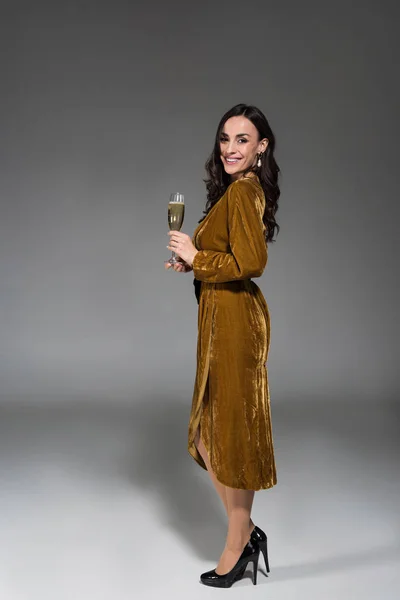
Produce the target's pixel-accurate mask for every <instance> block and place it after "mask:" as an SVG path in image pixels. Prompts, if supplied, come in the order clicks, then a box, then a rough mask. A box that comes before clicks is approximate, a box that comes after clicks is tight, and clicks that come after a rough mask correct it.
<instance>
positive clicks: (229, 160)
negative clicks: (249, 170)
mask: <svg viewBox="0 0 400 600" xmlns="http://www.w3.org/2000/svg"><path fill="white" fill-rule="evenodd" d="M225 160H226V162H227V163H229V164H232V165H233V164H235V163H237V162H239V160H240V158H226V159H225Z"/></svg>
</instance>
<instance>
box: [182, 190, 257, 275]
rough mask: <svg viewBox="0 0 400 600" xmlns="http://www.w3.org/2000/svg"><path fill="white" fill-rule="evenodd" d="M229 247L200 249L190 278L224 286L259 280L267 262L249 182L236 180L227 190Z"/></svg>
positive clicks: (195, 257)
mask: <svg viewBox="0 0 400 600" xmlns="http://www.w3.org/2000/svg"><path fill="white" fill-rule="evenodd" d="M228 220H229V244H230V249H231V252H216V251H213V250H199V251H198V252H197V254H195V256H194V259H193V264H192V267H193V275H194V277H195V278H196V279H198V280H199V281H207V282H209V283H224V282H226V281H234V280H236V279H249V278H250V277H260V276H261V275H262V273H263V271H264V269H265V266H266V264H267V260H268V250H267V245H266V241H265V236H264V233H263V222H262V218H261V216H260V213H259V212H258V210H257V206H256V198H255V192H254V187H253V185H252V183H251V182H249V181H246V180H240V179H239V180H238V181H235V182H234V183H233V184H231V186H230V188H229V190H228Z"/></svg>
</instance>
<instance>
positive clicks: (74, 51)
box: [0, 0, 399, 406]
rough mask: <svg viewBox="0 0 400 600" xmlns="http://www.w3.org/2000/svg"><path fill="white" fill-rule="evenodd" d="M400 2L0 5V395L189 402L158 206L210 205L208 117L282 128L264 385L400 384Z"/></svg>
mask: <svg viewBox="0 0 400 600" xmlns="http://www.w3.org/2000/svg"><path fill="white" fill-rule="evenodd" d="M398 17H399V9H398V4H397V3H395V2H360V1H359V2H352V3H351V4H349V3H348V2H335V3H328V2H317V1H305V2H301V3H299V2H294V1H291V2H289V1H285V0H283V1H282V0H281V1H280V2H267V1H265V0H262V1H257V2H247V3H243V2H236V1H235V0H231V1H230V2H209V3H207V2H206V3H204V2H202V3H190V2H187V3H183V2H165V3H162V2H158V3H155V2H147V3H140V4H139V3H132V2H128V1H114V2H83V3H75V2H68V3H67V2H62V3H61V2H53V3H50V2H48V3H44V2H35V3H28V2H25V3H24V2H18V1H15V2H11V1H10V2H7V1H6V2H2V4H1V35H0V43H1V49H2V51H1V59H0V60H1V79H0V85H1V112H0V120H1V121H0V122H1V178H0V198H1V222H0V228H1V230H0V255H1V272H0V286H1V289H0V308H1V311H0V328H1V360H0V380H1V401H2V403H7V404H8V403H17V402H24V403H37V402H40V403H42V402H51V403H53V402H66V401H68V400H73V399H78V398H79V399H80V400H81V401H83V400H85V399H86V400H88V401H90V402H92V401H93V402H100V401H101V402H108V401H110V402H115V401H116V399H118V400H120V401H124V402H125V401H126V402H128V403H131V402H135V398H136V399H138V398H139V397H140V394H141V393H142V392H143V393H145V394H146V396H147V395H148V394H150V395H151V394H152V392H153V391H154V392H157V394H160V393H161V394H162V393H163V392H164V391H165V392H167V393H168V395H171V394H172V395H173V394H175V393H176V394H177V395H179V397H181V398H182V399H183V400H184V402H187V406H189V404H190V401H191V394H192V384H193V380H194V369H195V351H196V335H197V304H196V301H195V297H194V294H193V286H192V274H188V275H182V274H177V273H172V272H166V271H164V268H163V261H164V260H165V259H166V258H168V256H169V255H170V252H169V251H168V250H167V249H166V244H167V243H168V236H167V231H168V227H167V202H168V198H169V194H170V193H171V192H172V191H180V192H183V193H184V194H185V198H186V218H185V223H184V226H183V228H182V231H184V232H186V233H188V234H190V235H191V234H192V232H193V229H194V228H195V226H196V225H197V221H198V219H199V218H200V217H201V215H202V210H203V208H204V205H205V186H204V184H203V182H202V178H203V177H204V175H205V173H204V168H203V167H204V162H205V160H206V158H207V156H208V154H209V153H210V152H211V149H212V144H213V139H214V134H215V130H216V126H217V123H218V121H219V119H220V117H221V116H222V114H223V113H224V112H225V111H226V110H228V109H229V108H230V107H231V106H233V105H234V104H236V103H238V102H247V103H254V104H256V105H257V106H259V107H260V108H261V109H262V110H263V111H264V112H265V114H266V116H267V118H268V119H269V121H270V124H271V126H272V129H273V131H274V132H275V134H276V137H277V153H276V158H277V161H278V164H279V165H280V167H281V169H282V179H281V191H282V194H281V199H280V209H279V211H278V214H277V217H278V221H279V223H280V225H281V227H282V229H281V233H280V234H279V235H278V237H277V242H276V244H275V243H274V244H270V246H269V263H268V266H267V270H266V271H265V273H264V275H263V277H262V278H261V279H259V280H257V283H258V284H259V285H260V287H261V288H262V290H263V292H264V294H265V297H266V299H267V302H268V304H269V307H270V311H271V319H272V340H271V351H270V357H269V373H270V386H271V397H272V401H273V403H275V404H279V403H280V402H281V401H283V400H285V399H293V400H295V399H296V397H297V396H299V394H301V396H313V397H315V398H316V399H318V401H321V402H324V399H325V397H327V395H329V397H330V398H337V399H338V400H346V398H349V397H351V398H352V399H359V400H360V401H364V400H365V399H369V400H371V401H372V402H376V403H378V402H380V401H381V400H382V399H383V398H386V399H390V400H391V399H396V400H397V399H398V391H399V375H398V349H397V348H398V339H399V328H398V310H397V309H398V306H399V291H398V289H399V286H398V247H397V244H395V242H397V240H398V222H399V221H398V217H399V209H398V193H397V185H396V183H397V182H396V180H395V175H396V174H397V170H398V169H397V160H398V152H397V146H398V139H399V138H398V135H399V127H398V107H399V93H398V81H397V80H396V76H395V73H396V70H397V68H398V59H399V56H398V54H399V53H398V41H397V39H396V29H397V20H398Z"/></svg>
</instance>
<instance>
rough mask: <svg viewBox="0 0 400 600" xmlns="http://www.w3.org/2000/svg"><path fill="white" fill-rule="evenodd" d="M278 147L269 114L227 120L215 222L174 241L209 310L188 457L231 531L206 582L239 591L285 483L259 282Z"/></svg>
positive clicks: (212, 202)
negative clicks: (262, 508) (274, 493)
mask: <svg viewBox="0 0 400 600" xmlns="http://www.w3.org/2000/svg"><path fill="white" fill-rule="evenodd" d="M274 147H275V138H274V135H273V133H272V131H271V128H270V126H269V124H268V121H267V119H266V118H265V116H264V115H263V113H262V112H261V111H260V110H259V109H257V108H256V107H254V106H247V105H244V104H239V105H237V106H235V107H234V108H233V109H231V110H230V111H228V112H227V113H226V114H225V115H224V116H223V117H222V119H221V121H220V123H219V125H218V129H217V134H216V137H215V143H214V150H213V152H212V154H211V156H210V158H209V159H208V161H207V163H206V170H207V173H208V176H209V177H208V179H207V180H206V182H205V183H206V187H207V203H206V209H205V216H204V217H203V219H200V221H199V225H198V226H197V228H196V230H195V232H194V235H193V237H192V239H190V238H189V236H188V235H187V234H185V233H183V232H174V231H171V232H170V245H169V246H168V248H170V249H171V250H174V251H175V252H176V253H177V254H178V255H179V256H180V257H181V258H182V259H183V261H184V263H183V264H182V265H180V266H176V267H175V266H174V267H173V268H174V269H175V270H177V271H181V272H188V271H189V270H192V271H193V274H194V276H195V278H194V283H195V290H196V296H197V300H198V303H199V310H198V338H197V366H196V377H195V382H194V390H193V397H192V407H191V412H190V418H189V427H188V450H189V453H190V455H191V456H192V457H193V458H194V460H195V461H196V462H197V463H198V464H199V465H200V466H201V467H202V468H203V469H206V470H207V471H208V473H209V475H210V478H211V480H212V482H213V484H214V486H215V489H216V491H217V493H218V494H219V496H220V498H221V501H222V502H223V504H224V507H225V510H226V513H227V516H228V520H229V524H228V534H227V537H226V546H225V549H224V551H223V553H222V555H221V557H220V560H219V563H218V565H217V567H216V568H215V569H213V570H212V571H207V572H206V573H203V574H202V575H201V577H200V579H201V582H202V583H204V584H205V585H211V586H214V587H230V586H231V585H232V583H233V582H234V581H236V580H238V579H240V578H241V577H242V575H243V573H244V571H245V569H246V565H247V563H248V562H249V561H251V562H253V565H254V571H253V583H256V576H257V561H258V557H259V553H260V551H261V552H262V553H263V555H264V558H265V562H266V567H267V571H268V570H269V564H268V558H267V537H266V534H265V533H264V532H263V531H262V530H261V529H260V528H258V527H257V526H255V525H254V523H253V521H252V520H251V518H250V513H251V508H252V503H253V498H254V492H255V491H256V490H261V489H268V488H271V487H273V486H274V485H275V484H276V483H277V477H276V466H275V457H274V447H273V439H272V423H271V407H270V395H269V385H268V372H267V366H266V363H267V357H268V352H269V346H270V315H269V310H268V305H267V302H266V300H265V298H264V296H263V294H262V292H261V290H260V288H259V287H258V285H257V284H256V283H255V282H254V281H253V280H252V278H254V277H260V276H261V275H262V273H263V271H264V269H265V267H266V265H267V260H268V249H267V242H270V241H273V237H274V234H275V230H279V226H278V224H277V223H276V221H275V213H276V211H277V209H278V198H279V194H280V191H279V187H278V174H279V168H278V165H277V164H276V162H275V158H274Z"/></svg>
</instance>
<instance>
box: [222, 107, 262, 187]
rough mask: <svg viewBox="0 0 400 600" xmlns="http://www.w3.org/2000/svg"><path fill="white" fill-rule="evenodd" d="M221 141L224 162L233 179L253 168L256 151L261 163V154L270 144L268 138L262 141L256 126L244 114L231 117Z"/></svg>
mask: <svg viewBox="0 0 400 600" xmlns="http://www.w3.org/2000/svg"><path fill="white" fill-rule="evenodd" d="M238 130H239V133H236V132H237V131H238ZM219 141H220V149H221V160H222V164H223V165H224V168H225V171H226V173H228V174H229V175H230V176H231V180H232V181H235V180H237V179H239V178H240V177H242V176H243V175H244V174H245V173H246V172H247V171H248V169H251V167H252V166H253V162H254V155H255V153H257V155H259V158H258V162H260V163H261V156H262V155H263V153H264V152H265V150H266V148H267V146H268V140H267V138H264V139H263V140H261V141H260V140H259V134H258V131H257V129H256V127H255V126H254V125H253V123H252V122H251V121H249V119H247V118H246V117H244V116H238V117H231V118H230V119H229V120H228V121H227V122H226V123H225V125H224V128H223V130H222V131H221V135H220V138H219Z"/></svg>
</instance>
